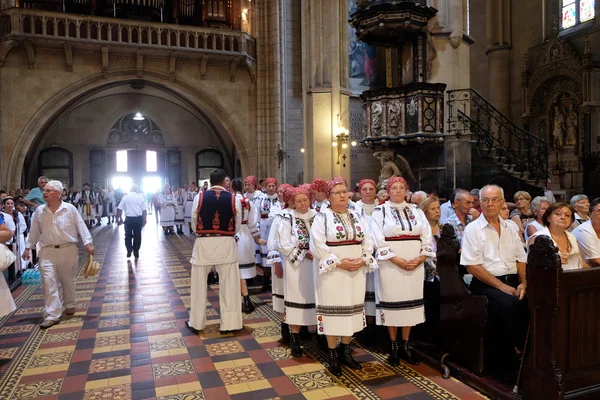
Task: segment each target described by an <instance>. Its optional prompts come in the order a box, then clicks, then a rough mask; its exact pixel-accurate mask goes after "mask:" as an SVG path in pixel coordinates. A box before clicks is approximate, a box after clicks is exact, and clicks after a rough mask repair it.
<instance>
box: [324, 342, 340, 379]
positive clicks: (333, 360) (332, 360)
mask: <svg viewBox="0 0 600 400" xmlns="http://www.w3.org/2000/svg"><path fill="white" fill-rule="evenodd" d="M321 336H323V335H321ZM327 362H328V366H327V370H328V371H329V372H331V375H333V376H342V367H340V360H339V354H338V349H329V359H328V360H327Z"/></svg>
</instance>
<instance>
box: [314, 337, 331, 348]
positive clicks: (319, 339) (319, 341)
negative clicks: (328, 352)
mask: <svg viewBox="0 0 600 400" xmlns="http://www.w3.org/2000/svg"><path fill="white" fill-rule="evenodd" d="M317 345H318V346H319V347H320V348H322V349H327V348H328V347H329V346H327V336H325V335H319V334H318V333H317Z"/></svg>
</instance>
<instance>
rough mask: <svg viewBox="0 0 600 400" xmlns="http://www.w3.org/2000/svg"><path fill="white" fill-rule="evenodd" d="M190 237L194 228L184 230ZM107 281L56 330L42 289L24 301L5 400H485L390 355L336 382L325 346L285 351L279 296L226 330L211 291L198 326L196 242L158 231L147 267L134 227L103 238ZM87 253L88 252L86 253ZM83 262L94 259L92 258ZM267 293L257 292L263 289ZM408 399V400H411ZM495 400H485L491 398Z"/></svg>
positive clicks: (148, 238)
mask: <svg viewBox="0 0 600 400" xmlns="http://www.w3.org/2000/svg"><path fill="white" fill-rule="evenodd" d="M184 229H186V230H187V228H184ZM93 235H94V242H95V245H96V256H95V259H97V260H98V261H99V262H100V263H101V265H102V266H103V267H102V269H101V271H100V273H99V275H98V276H96V277H90V278H88V279H85V278H84V277H83V276H82V275H81V266H80V268H79V275H78V277H77V278H76V281H77V284H76V288H77V292H76V295H77V298H78V300H79V304H78V306H77V314H76V315H74V316H72V317H69V318H66V317H65V318H64V319H63V320H62V321H61V323H60V324H59V325H56V326H54V327H52V328H51V329H48V330H46V331H44V330H40V329H39V328H38V326H37V324H38V323H39V322H40V321H41V313H42V312H43V305H44V300H43V292H42V287H41V285H26V286H23V287H22V288H20V289H19V290H18V291H17V292H16V293H17V294H18V297H17V298H16V299H15V301H16V303H17V306H18V309H17V311H16V312H15V313H14V314H12V315H9V316H7V317H4V318H1V319H0V360H2V362H0V399H7V400H8V399H37V398H39V399H44V400H46V399H58V400H70V399H92V400H96V399H103V400H105V399H106V400H108V399H110V400H113V399H115V400H116V399H119V400H121V399H123V400H128V399H133V400H137V399H157V400H205V399H206V400H212V399H218V400H221V399H229V398H232V399H245V398H254V399H289V400H292V399H301V398H306V399H327V398H339V399H349V398H359V399H377V398H384V399H388V398H404V399H415V400H416V399H428V398H432V399H444V400H445V399H458V398H469V399H473V398H478V396H479V395H478V394H477V393H476V392H475V391H474V390H472V389H471V388H469V387H467V386H465V385H462V384H461V383H459V382H456V381H453V380H448V381H445V380H442V379H441V378H439V373H438V372H437V371H434V370H432V369H431V368H429V367H427V366H425V365H421V366H419V367H414V368H411V367H408V366H406V365H404V364H402V365H401V366H399V367H394V368H392V367H389V366H388V365H387V364H386V362H385V357H386V355H385V354H379V353H375V352H372V351H370V350H368V349H367V350H366V349H362V348H361V347H357V348H356V352H357V354H358V355H359V357H360V361H361V362H362V363H363V369H362V370H361V371H352V370H349V369H346V368H344V374H343V375H342V377H340V378H334V377H332V376H331V375H329V374H328V372H327V370H326V369H325V367H324V362H325V360H326V354H325V352H323V350H322V349H320V348H319V347H317V345H316V343H315V342H314V341H308V342H305V343H304V349H305V353H306V354H305V356H304V357H302V358H298V359H293V358H292V357H291V354H290V352H289V348H288V347H286V346H284V345H282V344H280V343H279V342H278V340H279V338H280V327H279V324H278V321H279V316H278V315H277V314H276V313H275V312H273V310H272V309H271V298H270V294H269V293H265V294H262V293H261V294H254V293H253V294H252V300H253V302H254V303H255V305H256V306H257V308H256V310H255V311H254V312H253V313H251V314H249V315H244V325H245V328H244V329H242V330H241V331H239V332H236V333H234V334H227V335H221V334H220V332H219V324H218V315H219V303H218V286H212V287H211V288H209V291H208V296H209V299H208V300H209V307H208V308H207V310H206V315H207V319H208V325H207V327H206V329H204V331H202V332H201V333H200V334H199V335H194V334H192V333H191V332H190V331H189V330H188V329H187V328H186V327H185V321H186V320H187V319H188V307H189V305H190V286H189V285H190V280H191V278H190V275H191V274H190V268H191V266H190V264H189V258H190V256H191V252H192V244H193V242H192V240H193V239H192V237H191V236H189V235H187V236H186V235H184V236H181V235H180V236H170V237H166V238H165V237H164V236H163V235H162V233H161V232H160V228H156V227H155V228H153V224H148V225H147V226H146V228H145V229H144V238H143V244H142V249H143V251H142V252H141V258H140V260H139V262H138V263H137V265H136V264H133V263H131V262H129V263H128V262H127V261H126V257H125V249H124V248H123V246H122V237H123V228H118V227H116V226H105V225H103V226H102V227H100V228H94V229H93ZM80 250H82V249H81V248H80ZM82 262H83V257H82ZM254 291H256V290H254ZM403 396H406V397H403ZM481 398H483V397H481Z"/></svg>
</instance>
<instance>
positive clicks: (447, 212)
mask: <svg viewBox="0 0 600 400" xmlns="http://www.w3.org/2000/svg"><path fill="white" fill-rule="evenodd" d="M461 190H463V189H461V188H456V189H454V190H453V191H452V195H451V196H450V200H448V201H447V202H445V203H443V204H442V205H441V206H440V210H441V211H442V214H441V215H440V221H445V220H447V219H448V218H450V216H452V214H454V198H455V196H456V193H458V192H459V191H461Z"/></svg>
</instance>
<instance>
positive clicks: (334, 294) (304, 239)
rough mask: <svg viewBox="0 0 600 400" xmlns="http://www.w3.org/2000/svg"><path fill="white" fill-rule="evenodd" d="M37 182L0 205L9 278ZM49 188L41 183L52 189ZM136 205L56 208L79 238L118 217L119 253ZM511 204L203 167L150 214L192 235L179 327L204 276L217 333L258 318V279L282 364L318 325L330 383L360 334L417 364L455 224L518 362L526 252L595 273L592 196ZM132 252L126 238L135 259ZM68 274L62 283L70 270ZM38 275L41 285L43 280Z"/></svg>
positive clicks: (198, 301) (596, 206) (478, 285)
mask: <svg viewBox="0 0 600 400" xmlns="http://www.w3.org/2000/svg"><path fill="white" fill-rule="evenodd" d="M53 182H55V181H53ZM46 183H47V179H46V178H45V177H40V180H39V181H38V188H35V189H33V190H31V191H30V192H29V195H27V196H25V197H21V198H18V196H19V195H18V193H17V191H15V193H14V196H9V194H10V193H4V192H2V194H0V199H2V203H3V206H4V213H3V214H2V215H3V218H2V219H3V223H0V230H2V228H4V229H9V230H11V231H12V232H13V233H12V234H13V239H12V240H11V241H9V242H10V243H9V244H11V245H12V246H13V250H14V251H15V254H17V255H18V258H19V259H21V266H20V267H19V268H24V267H26V263H27V260H28V259H29V254H28V250H24V249H33V248H35V246H36V243H33V242H35V241H36V240H38V239H39V237H40V234H41V233H40V232H35V233H33V234H32V233H31V231H30V229H32V228H31V224H30V222H29V221H32V220H35V218H34V217H35V216H37V214H40V215H39V216H37V217H38V218H40V223H41V221H42V217H43V216H46V214H43V213H37V214H36V213H35V211H36V208H37V206H38V205H39V204H40V202H39V200H40V199H41V200H45V199H46V198H47V197H48V196H49V195H50V194H52V191H46V190H45V189H44V185H45V184H46ZM57 187H58V185H56V184H55V183H53V184H52V190H56V188H57ZM60 188H61V189H62V186H61V187H60ZM41 194H43V196H41ZM138 197H139V196H138ZM138 197H135V198H134V201H135V202H136V204H137V203H139V204H137V205H136V206H135V207H134V208H135V212H134V213H133V214H131V213H130V212H129V211H128V210H131V207H130V206H128V201H127V200H126V199H123V195H122V193H119V192H118V191H113V190H112V189H111V188H110V187H109V188H108V190H107V191H102V190H101V189H98V188H95V189H93V190H90V186H89V185H87V184H86V185H84V186H83V190H82V191H81V192H80V191H79V190H78V189H77V188H74V189H73V190H71V189H69V191H62V193H61V195H60V199H59V200H62V202H63V203H67V204H70V205H72V206H73V207H72V208H71V209H70V212H71V211H73V210H76V211H77V213H76V215H77V216H79V219H80V220H81V221H85V222H86V224H87V227H91V226H92V224H93V223H94V221H96V224H100V223H101V219H102V218H103V217H104V216H106V217H108V223H112V222H117V223H120V222H121V221H120V219H121V211H124V212H125V213H126V215H127V218H132V219H131V221H133V222H132V224H134V225H135V227H134V228H131V229H133V230H134V231H135V232H134V233H133V234H129V239H127V237H126V246H128V256H129V255H131V249H132V244H131V238H132V235H133V236H135V235H138V236H139V235H140V233H139V232H140V231H141V227H142V226H143V225H145V223H146V210H145V209H144V210H143V216H142V210H141V209H142V208H144V203H143V202H140V200H139V198H138ZM512 200H513V202H509V201H508V200H507V199H506V198H505V195H504V191H503V189H502V188H501V187H499V186H496V185H486V186H484V187H483V188H481V189H470V190H469V189H456V190H454V192H453V193H452V195H451V197H450V199H449V200H448V201H446V202H444V203H442V202H441V201H440V199H439V198H438V197H437V196H436V193H425V192H422V191H416V192H414V193H411V192H410V188H409V185H408V183H407V182H406V181H405V180H404V179H403V178H402V177H391V178H389V179H388V180H387V181H386V182H384V184H383V185H381V187H378V186H377V184H376V183H375V182H374V181H373V180H370V179H364V180H361V181H360V182H359V183H358V184H357V185H356V186H355V187H354V188H352V187H351V186H349V185H348V182H346V180H345V179H343V178H339V177H338V178H334V179H332V180H331V181H325V180H322V179H318V178H317V179H315V180H314V181H313V182H311V183H307V184H303V185H298V186H292V185H288V184H285V183H283V184H279V183H278V182H277V180H276V179H274V178H266V179H265V180H264V181H260V182H258V180H257V178H256V177H254V176H248V177H246V178H245V179H243V180H242V179H240V178H236V179H233V180H231V179H230V178H229V177H228V176H227V175H226V174H225V172H224V171H222V170H214V171H213V172H212V173H211V176H210V186H209V185H208V184H206V185H205V186H203V187H201V188H199V187H198V186H197V184H196V182H192V183H190V184H189V185H186V187H184V188H177V189H176V190H171V188H170V187H169V185H165V187H164V190H163V191H162V192H157V193H156V194H154V195H153V196H152V198H151V199H150V201H149V203H150V204H149V206H150V205H151V206H153V207H154V212H155V215H156V220H157V223H160V225H161V226H162V228H163V230H164V233H165V235H171V234H185V233H184V227H185V226H187V229H188V230H189V234H190V235H193V236H194V237H195V243H194V248H193V255H192V258H191V264H192V270H191V286H192V288H191V296H192V297H191V309H190V318H189V321H188V322H187V325H188V327H189V328H190V329H191V330H192V331H194V332H198V331H200V330H202V329H204V328H205V326H206V313H205V310H206V305H207V298H206V296H207V277H208V275H209V274H210V272H211V271H213V270H216V271H217V272H218V274H219V283H220V290H219V302H220V314H221V325H220V329H221V332H222V333H226V332H231V331H235V330H239V329H241V328H242V320H243V319H242V318H243V313H251V312H252V311H253V310H254V308H255V306H254V305H253V304H252V301H251V300H250V296H249V291H248V285H247V280H248V279H252V278H254V277H256V276H257V268H259V269H260V271H261V272H262V276H263V287H262V290H263V291H271V293H272V298H273V309H274V310H275V311H276V312H277V313H279V314H280V317H281V335H282V339H283V340H284V341H285V342H287V343H289V346H290V350H291V353H292V355H293V356H294V357H299V356H301V355H302V354H303V350H302V341H303V340H306V339H307V338H308V337H310V336H309V333H308V332H309V330H308V328H309V327H315V329H316V332H317V334H318V335H317V339H318V340H319V341H320V343H321V344H322V345H323V346H324V347H326V348H327V349H328V355H329V359H328V368H329V371H330V372H331V373H332V374H334V375H336V376H339V375H340V374H341V365H346V366H347V367H349V368H354V369H360V368H361V364H360V363H359V362H357V361H356V360H355V359H354V358H353V356H352V352H351V348H350V340H351V338H352V336H354V335H356V334H357V333H359V332H362V334H363V335H366V336H368V333H369V332H370V331H372V329H373V328H374V326H376V325H379V326H385V327H387V330H388V334H389V338H390V340H391V347H390V349H389V357H388V362H389V363H390V364H391V365H398V364H399V363H400V360H401V359H403V360H405V361H406V362H408V363H411V364H418V360H417V359H416V358H415V356H414V354H413V353H412V352H411V346H410V334H411V329H412V328H413V327H415V326H416V325H419V324H422V323H423V322H425V319H426V315H427V312H426V303H428V301H427V297H428V296H429V295H430V294H431V293H435V291H436V287H437V288H438V289H437V290H438V293H439V278H438V276H437V273H436V241H437V239H438V238H439V236H440V232H441V227H442V226H443V225H444V224H449V225H450V226H452V227H453V229H454V232H455V235H456V240H457V241H458V243H459V244H460V264H461V268H462V271H463V274H464V275H465V284H466V285H468V286H469V288H470V290H471V292H472V293H475V294H480V295H484V296H486V297H487V298H488V300H489V308H488V310H489V313H490V314H491V315H492V316H494V317H495V318H496V319H497V320H499V321H501V322H502V323H501V324H500V326H502V329H504V330H505V332H504V333H505V335H504V337H505V338H506V340H507V341H510V344H511V346H512V347H513V348H514V353H515V354H514V356H515V359H516V360H518V359H519V358H520V356H521V354H522V352H523V351H524V342H525V335H526V331H527V326H528V319H529V314H528V308H527V305H526V294H527V276H526V268H525V267H526V261H527V250H528V248H529V246H531V245H532V244H533V243H534V242H535V240H536V239H537V238H539V237H540V236H542V235H545V236H548V237H549V238H551V239H552V241H553V242H554V244H555V246H556V247H557V248H558V254H559V255H560V259H561V262H562V266H563V268H564V269H580V268H589V267H598V266H600V199H594V200H593V201H591V202H590V201H589V199H588V198H587V197H586V196H585V195H583V194H580V195H576V196H573V197H572V198H571V200H570V202H568V203H567V202H563V201H558V202H557V201H555V199H554V196H553V195H552V192H551V191H546V193H545V195H544V196H538V197H535V198H533V199H532V196H531V195H530V194H529V193H528V192H524V191H519V192H517V193H515V195H514V197H513V199H512ZM55 207H56V206H55ZM134 218H142V219H140V220H139V221H138V220H134ZM75 220H76V218H75V219H74V221H75ZM44 221H45V220H44ZM46 222H47V221H46ZM74 223H75V226H76V228H77V229H78V231H79V234H80V236H81V237H82V238H83V240H84V244H86V245H90V246H91V237H89V236H88V235H89V233H87V234H86V232H87V229H85V230H84V229H82V227H81V226H80V225H78V223H77V222H76V221H75V222H74ZM126 225H127V221H126ZM38 226H39V225H38ZM132 226H133V225H132ZM84 227H86V226H85V225H84ZM87 227H86V228H87ZM36 229H37V228H36ZM136 232H138V233H136ZM28 235H29V236H28ZM126 236H127V235H126ZM46 240H48V239H46ZM75 241H76V234H75ZM67 242H68V243H72V242H73V239H72V238H71V239H69V240H67ZM17 243H18V244H17ZM128 243H129V244H128ZM52 245H54V246H59V245H62V244H61V243H59V244H56V245H55V244H54V243H52ZM139 245H140V244H139V241H138V242H137V244H136V243H135V239H134V244H133V251H134V254H135V256H136V259H137V257H138V252H139ZM56 248H57V249H58V248H59V247H56ZM38 249H39V244H38ZM88 252H90V254H91V253H92V252H93V246H91V248H88ZM46 262H47V261H46ZM70 265H71V264H70ZM68 268H70V269H69V271H70V273H71V274H73V273H74V271H72V265H71V266H69V267H68ZM42 278H43V281H44V285H47V283H48V281H47V279H50V278H47V277H46V276H45V275H44V274H42ZM64 296H65V301H64V302H65V305H66V307H67V310H68V311H69V310H71V309H72V307H73V304H72V303H73V302H72V299H66V296H67V292H65V295H64ZM53 301H54V300H53ZM53 301H47V303H46V304H47V306H46V308H49V307H50V306H51V308H52V309H51V310H50V309H48V310H47V313H46V314H48V315H51V317H50V318H51V319H52V321H57V317H56V313H57V311H56V310H57V306H56V304H55V302H53ZM429 303H431V302H429Z"/></svg>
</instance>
